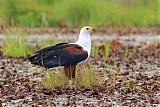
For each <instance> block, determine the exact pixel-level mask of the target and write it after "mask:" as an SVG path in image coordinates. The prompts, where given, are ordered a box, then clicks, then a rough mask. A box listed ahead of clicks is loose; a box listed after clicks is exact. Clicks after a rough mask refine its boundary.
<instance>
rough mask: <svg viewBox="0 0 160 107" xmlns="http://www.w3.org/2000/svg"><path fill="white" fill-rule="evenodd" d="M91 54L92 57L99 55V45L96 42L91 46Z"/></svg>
mask: <svg viewBox="0 0 160 107" xmlns="http://www.w3.org/2000/svg"><path fill="white" fill-rule="evenodd" d="M91 56H92V57H96V56H98V46H97V45H96V44H93V46H92V48H91Z"/></svg>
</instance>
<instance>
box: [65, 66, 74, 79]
mask: <svg viewBox="0 0 160 107" xmlns="http://www.w3.org/2000/svg"><path fill="white" fill-rule="evenodd" d="M75 71H76V65H70V66H64V72H65V75H66V76H67V77H68V78H69V79H72V78H75V73H76V72H75Z"/></svg>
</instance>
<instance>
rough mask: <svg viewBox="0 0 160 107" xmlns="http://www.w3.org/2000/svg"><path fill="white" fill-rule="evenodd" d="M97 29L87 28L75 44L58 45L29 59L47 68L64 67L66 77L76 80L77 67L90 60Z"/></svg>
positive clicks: (38, 52) (32, 62) (43, 50)
mask: <svg viewBox="0 0 160 107" xmlns="http://www.w3.org/2000/svg"><path fill="white" fill-rule="evenodd" d="M95 31H96V29H95V28H92V27H90V26H85V27H83V28H82V29H81V30H80V33H79V37H78V40H77V41H76V42H74V43H58V44H56V45H54V46H48V47H46V48H43V49H40V50H39V51H37V52H35V54H34V55H33V56H30V57H29V58H28V59H29V61H30V62H31V64H34V65H39V66H42V67H45V68H53V67H59V66H64V73H65V75H66V76H67V77H68V78H69V79H71V78H75V74H76V66H77V65H78V64H81V63H84V62H86V61H87V60H88V58H89V56H90V52H91V36H90V35H91V33H93V32H95Z"/></svg>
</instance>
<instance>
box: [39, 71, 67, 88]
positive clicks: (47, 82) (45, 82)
mask: <svg viewBox="0 0 160 107" xmlns="http://www.w3.org/2000/svg"><path fill="white" fill-rule="evenodd" d="M68 81H69V80H68V79H67V77H66V76H65V75H64V73H63V71H60V72H59V73H54V72H53V71H51V70H46V71H45V77H44V78H43V79H42V80H41V81H40V86H41V87H43V88H46V89H53V88H57V87H58V88H65V86H66V85H67V84H68Z"/></svg>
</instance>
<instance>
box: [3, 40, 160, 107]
mask: <svg viewBox="0 0 160 107" xmlns="http://www.w3.org/2000/svg"><path fill="white" fill-rule="evenodd" d="M119 41H120V42H121V43H122V44H120V45H118V46H115V47H114V44H113V45H112V46H111V47H110V52H109V56H108V57H105V55H104V52H103V44H102V45H101V46H100V45H99V49H100V51H99V55H98V56H95V57H91V58H90V59H89V61H90V62H91V63H92V65H93V67H94V71H95V72H99V73H100V74H101V76H102V78H103V79H104V83H103V85H102V86H100V87H92V88H87V89H84V88H81V89H70V88H64V89H60V88H56V89H52V90H47V89H42V88H40V87H39V85H38V82H37V80H38V79H39V78H40V77H42V75H43V73H42V72H40V70H41V68H40V67H38V66H34V65H31V64H29V62H28V61H27V60H26V59H25V58H10V57H5V56H2V54H1V55H0V105H3V106H4V107H21V106H24V107H25V106H36V107H41V106H44V107H46V106H50V107H54V106H57V107H58V106H59V107H61V106H64V107H65V106H72V107H74V106H79V107H81V106H86V107H87V106H90V107H97V106H103V107H104V106H106V107H108V106H109V107H117V106H120V107H122V106H127V107H128V106H131V107H157V106H158V105H159V104H160V47H159V46H158V42H156V43H155V44H156V46H152V47H151V46H147V45H146V44H147V41H143V42H139V41H137V40H136V41H135V40H123V38H122V39H119ZM156 41H157V40H156ZM153 43H154V42H153ZM98 44H100V43H98ZM135 44H136V45H135ZM126 45H127V46H128V47H129V48H128V49H129V53H128V54H129V55H128V56H125V47H126ZM117 70H118V71H119V73H117V74H115V79H113V75H111V74H112V73H113V72H115V71H117Z"/></svg>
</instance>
